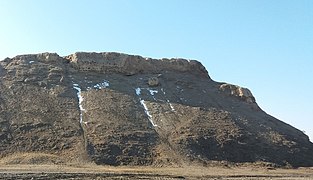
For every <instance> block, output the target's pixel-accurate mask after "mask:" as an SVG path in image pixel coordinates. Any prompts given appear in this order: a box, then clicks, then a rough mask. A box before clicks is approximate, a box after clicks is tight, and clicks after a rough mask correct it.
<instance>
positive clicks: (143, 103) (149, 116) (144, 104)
mask: <svg viewBox="0 0 313 180" xmlns="http://www.w3.org/2000/svg"><path fill="white" fill-rule="evenodd" d="M140 104H141V105H142V106H143V108H144V109H145V113H146V114H147V116H148V119H149V121H150V122H151V124H152V126H154V127H156V126H158V125H156V124H154V122H153V120H152V116H151V114H150V112H149V110H148V107H147V105H146V103H145V100H140Z"/></svg>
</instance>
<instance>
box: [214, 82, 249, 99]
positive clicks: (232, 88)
mask: <svg viewBox="0 0 313 180" xmlns="http://www.w3.org/2000/svg"><path fill="white" fill-rule="evenodd" d="M219 89H220V90H221V91H223V92H225V93H226V94H228V95H230V96H235V97H239V98H241V99H242V100H244V101H246V102H247V103H255V98H254V96H253V95H252V93H251V91H250V90H249V89H247V88H243V87H240V86H236V85H232V84H222V85H220V88H219Z"/></svg>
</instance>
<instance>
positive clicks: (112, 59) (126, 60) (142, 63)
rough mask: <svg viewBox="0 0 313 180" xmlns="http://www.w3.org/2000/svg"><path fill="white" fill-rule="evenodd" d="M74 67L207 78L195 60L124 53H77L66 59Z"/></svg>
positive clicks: (105, 71) (89, 69)
mask: <svg viewBox="0 0 313 180" xmlns="http://www.w3.org/2000/svg"><path fill="white" fill-rule="evenodd" d="M66 58H67V59H68V60H70V62H71V63H72V66H73V67H74V68H76V69H78V70H80V71H95V72H101V73H108V72H116V73H122V74H125V75H134V74H138V73H160V72H161V71H164V70H171V71H179V72H189V73H193V72H195V73H198V74H201V75H202V76H207V75H208V73H207V71H206V69H205V68H204V66H203V65H202V64H201V63H200V62H198V61H195V60H191V61H188V60H186V59H165V58H164V59H151V58H143V57H141V56H135V55H127V54H122V53H114V52H106V53H86V52H77V53H75V54H72V55H69V56H67V57H66Z"/></svg>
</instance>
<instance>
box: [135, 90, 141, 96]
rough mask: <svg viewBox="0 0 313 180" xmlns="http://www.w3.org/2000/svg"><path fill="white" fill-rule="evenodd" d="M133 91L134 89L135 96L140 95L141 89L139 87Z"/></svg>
mask: <svg viewBox="0 0 313 180" xmlns="http://www.w3.org/2000/svg"><path fill="white" fill-rule="evenodd" d="M135 91H136V94H137V96H140V94H141V89H140V88H136V89H135Z"/></svg>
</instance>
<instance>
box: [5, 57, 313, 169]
mask: <svg viewBox="0 0 313 180" xmlns="http://www.w3.org/2000/svg"><path fill="white" fill-rule="evenodd" d="M0 141H1V143H0V157H1V159H0V162H2V163H47V162H48V161H49V162H51V163H73V162H79V163H85V162H95V163H96V164H108V165H153V166H181V165H188V164H195V163H200V164H203V165H205V164H209V163H212V162H228V163H246V162H248V163H255V162H269V163H274V164H277V165H282V166H286V165H291V166H296V167H297V166H313V144H312V143H311V142H310V141H309V138H308V136H306V135H305V134H304V133H303V132H301V131H299V130H298V129H296V128H294V127H292V126H290V125H288V124H286V123H284V122H282V121H280V120H278V119H276V118H274V117H272V116H270V115H268V114H266V113H265V112H264V111H263V110H262V109H261V108H260V107H259V106H258V105H257V103H256V100H255V98H254V96H253V94H252V93H251V92H250V91H249V89H247V88H243V87H240V86H237V85H232V84H227V83H220V82H215V81H213V80H212V79H211V78H210V76H209V75H208V72H207V70H206V69H205V68H204V66H203V65H202V64H201V63H200V62H198V61H196V60H185V59H178V58H175V59H173V58H172V59H166V58H163V59H152V58H144V57H141V56H137V55H127V54H122V53H114V52H105V53H87V52H77V53H75V54H72V55H69V56H66V57H60V56H59V55H58V54H56V53H42V54H31V55H19V56H16V57H14V58H6V59H4V60H3V61H0Z"/></svg>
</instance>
